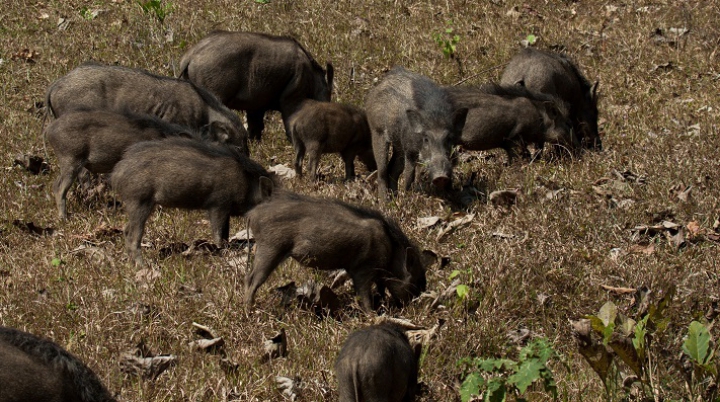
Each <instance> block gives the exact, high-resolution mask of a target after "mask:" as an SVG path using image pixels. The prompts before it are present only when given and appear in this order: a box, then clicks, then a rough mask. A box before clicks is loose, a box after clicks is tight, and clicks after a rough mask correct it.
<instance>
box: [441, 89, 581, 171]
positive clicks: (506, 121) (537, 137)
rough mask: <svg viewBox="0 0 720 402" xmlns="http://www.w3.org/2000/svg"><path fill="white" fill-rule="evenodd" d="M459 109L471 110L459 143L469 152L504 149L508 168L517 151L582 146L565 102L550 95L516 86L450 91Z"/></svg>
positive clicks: (451, 97)
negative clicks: (552, 145) (552, 146)
mask: <svg viewBox="0 0 720 402" xmlns="http://www.w3.org/2000/svg"><path fill="white" fill-rule="evenodd" d="M445 89H446V91H447V92H448V94H449V96H450V99H451V101H452V103H453V105H455V107H456V108H469V109H470V111H469V112H468V115H467V119H466V120H465V127H463V131H462V134H461V135H460V139H459V141H458V143H459V144H460V145H462V146H463V148H464V149H466V150H471V151H486V150H490V149H495V148H502V149H504V150H505V152H507V155H508V164H510V163H512V159H513V157H515V155H516V154H515V148H517V147H522V148H523V153H526V152H527V150H526V149H525V147H526V145H527V144H531V143H532V144H535V147H536V148H537V149H542V148H543V146H544V144H545V142H549V143H552V144H560V145H563V146H565V147H569V148H574V147H575V146H577V145H579V144H578V141H577V139H576V138H575V136H574V134H573V130H572V121H571V120H570V116H569V112H568V110H567V107H566V105H565V102H563V101H561V100H559V99H557V98H555V97H553V96H551V95H547V94H542V93H536V92H532V91H530V90H528V89H527V88H523V87H518V86H514V85H508V86H500V85H496V84H487V85H483V86H481V87H446V88H445Z"/></svg>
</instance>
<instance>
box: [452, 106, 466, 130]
mask: <svg viewBox="0 0 720 402" xmlns="http://www.w3.org/2000/svg"><path fill="white" fill-rule="evenodd" d="M467 114H468V108H466V107H464V108H462V109H458V110H456V111H455V113H453V116H452V123H453V128H454V129H455V132H456V133H458V134H460V133H461V132H462V130H463V127H465V119H467Z"/></svg>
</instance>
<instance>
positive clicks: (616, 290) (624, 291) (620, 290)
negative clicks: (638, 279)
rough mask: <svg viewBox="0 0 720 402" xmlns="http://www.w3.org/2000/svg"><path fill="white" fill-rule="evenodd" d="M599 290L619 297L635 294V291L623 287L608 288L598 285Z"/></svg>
mask: <svg viewBox="0 0 720 402" xmlns="http://www.w3.org/2000/svg"><path fill="white" fill-rule="evenodd" d="M600 287H601V288H603V289H605V290H607V291H608V292H612V293H616V294H619V295H625V294H631V293H632V294H634V293H635V292H637V289H634V288H623V287H615V286H608V285H600Z"/></svg>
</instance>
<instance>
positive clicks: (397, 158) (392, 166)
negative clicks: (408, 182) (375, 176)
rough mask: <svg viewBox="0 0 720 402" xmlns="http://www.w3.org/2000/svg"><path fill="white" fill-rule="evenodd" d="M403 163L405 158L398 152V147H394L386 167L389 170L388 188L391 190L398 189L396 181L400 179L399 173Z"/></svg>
mask: <svg viewBox="0 0 720 402" xmlns="http://www.w3.org/2000/svg"><path fill="white" fill-rule="evenodd" d="M396 150H398V151H396ZM404 164H405V158H404V157H403V156H402V155H401V154H400V151H399V148H397V147H395V149H393V155H392V157H391V158H390V163H389V168H388V169H389V170H390V189H391V190H392V191H397V189H398V181H399V180H400V174H401V173H402V170H403V165H404Z"/></svg>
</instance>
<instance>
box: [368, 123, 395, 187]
mask: <svg viewBox="0 0 720 402" xmlns="http://www.w3.org/2000/svg"><path fill="white" fill-rule="evenodd" d="M389 147H390V144H389V143H388V142H387V141H386V140H385V136H384V135H383V134H382V133H376V132H373V133H372V148H373V153H374V154H375V162H376V163H377V170H378V173H377V186H378V194H379V196H380V199H381V200H385V199H387V191H388V179H389V176H388V151H389ZM393 157H395V155H393Z"/></svg>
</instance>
